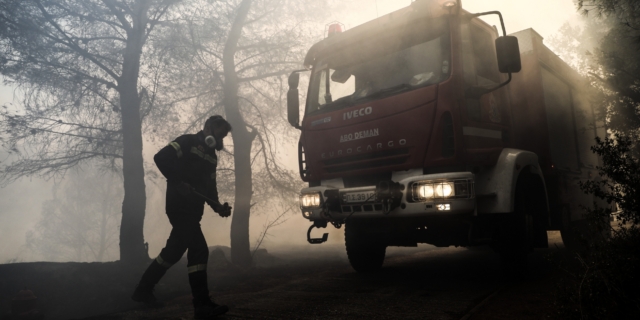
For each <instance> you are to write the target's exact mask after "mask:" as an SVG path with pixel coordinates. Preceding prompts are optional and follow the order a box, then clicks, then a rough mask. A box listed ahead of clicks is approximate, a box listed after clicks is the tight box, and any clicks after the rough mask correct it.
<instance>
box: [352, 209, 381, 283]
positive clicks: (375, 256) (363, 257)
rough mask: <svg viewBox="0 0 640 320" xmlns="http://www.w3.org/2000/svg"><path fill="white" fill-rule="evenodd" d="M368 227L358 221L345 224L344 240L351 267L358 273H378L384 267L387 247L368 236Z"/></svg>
mask: <svg viewBox="0 0 640 320" xmlns="http://www.w3.org/2000/svg"><path fill="white" fill-rule="evenodd" d="M366 227H367V225H366V224H363V223H361V222H357V221H349V222H347V223H346V224H345V228H344V240H345V246H346V248H347V257H348V258H349V263H350V264H351V267H353V269H354V270H356V272H358V273H367V272H373V271H377V270H379V269H380V268H381V267H382V263H383V262H384V255H385V251H386V249H387V246H386V245H384V244H381V243H379V242H376V241H375V239H374V238H373V237H372V236H371V234H367V228H366Z"/></svg>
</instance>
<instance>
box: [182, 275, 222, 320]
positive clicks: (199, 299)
mask: <svg viewBox="0 0 640 320" xmlns="http://www.w3.org/2000/svg"><path fill="white" fill-rule="evenodd" d="M189 284H190V285H191V293H192V294H193V309H194V311H193V313H194V318H195V319H213V318H215V317H217V316H219V315H221V314H224V313H226V312H227V311H229V308H228V307H227V306H225V305H218V304H216V303H214V302H213V301H211V298H209V286H208V284H207V271H206V265H204V267H203V270H200V269H199V268H195V271H193V272H190V273H189Z"/></svg>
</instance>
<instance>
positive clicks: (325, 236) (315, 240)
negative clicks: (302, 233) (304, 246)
mask: <svg viewBox="0 0 640 320" xmlns="http://www.w3.org/2000/svg"><path fill="white" fill-rule="evenodd" d="M325 227H326V224H325ZM313 228H316V225H315V224H312V225H311V226H310V227H309V230H307V241H309V243H311V244H320V243H323V242H326V241H327V239H328V238H329V234H328V233H325V234H323V235H322V238H311V230H313ZM318 228H320V227H318Z"/></svg>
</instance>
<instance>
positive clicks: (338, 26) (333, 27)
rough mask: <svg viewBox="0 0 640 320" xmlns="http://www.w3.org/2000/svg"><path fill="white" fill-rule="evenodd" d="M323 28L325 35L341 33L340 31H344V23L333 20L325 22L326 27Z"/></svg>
mask: <svg viewBox="0 0 640 320" xmlns="http://www.w3.org/2000/svg"><path fill="white" fill-rule="evenodd" d="M325 30H326V34H327V37H331V36H333V35H335V34H338V33H342V31H344V24H342V23H340V22H338V21H334V22H331V23H329V24H327V27H326V28H325Z"/></svg>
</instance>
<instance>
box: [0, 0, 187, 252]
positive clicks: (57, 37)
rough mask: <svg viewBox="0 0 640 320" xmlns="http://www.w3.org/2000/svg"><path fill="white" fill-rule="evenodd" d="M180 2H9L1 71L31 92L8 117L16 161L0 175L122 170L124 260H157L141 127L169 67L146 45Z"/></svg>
mask: <svg viewBox="0 0 640 320" xmlns="http://www.w3.org/2000/svg"><path fill="white" fill-rule="evenodd" d="M176 2H178V0H101V1H99V0H75V1H71V0H70V1H62V0H28V1H25V0H6V1H2V3H0V57H2V58H1V59H0V73H1V74H2V75H3V76H4V77H5V79H8V80H9V81H10V82H11V83H12V84H14V85H17V86H19V87H20V88H21V89H22V90H23V92H24V98H23V100H22V101H21V107H22V110H20V112H15V110H11V109H10V108H7V107H6V106H5V110H4V111H3V112H2V114H1V116H2V118H0V129H1V130H2V132H4V133H5V134H6V135H5V137H4V138H3V145H4V147H5V148H7V149H9V150H11V152H13V153H14V155H16V157H17V160H15V161H13V162H11V163H9V164H5V165H4V166H3V170H2V172H1V174H0V179H1V180H2V181H3V182H4V183H10V182H12V181H14V180H15V179H17V178H19V177H22V176H28V175H35V174H37V175H41V176H44V177H47V178H50V177H56V176H61V175H64V173H65V172H66V171H67V170H68V169H70V168H73V167H75V166H77V165H78V164H81V163H83V162H86V161H89V160H92V159H97V160H101V161H103V165H108V166H111V167H120V166H121V169H122V173H123V185H124V200H123V202H122V223H121V226H120V228H121V229H120V259H121V260H122V261H139V260H142V259H148V254H147V252H146V249H145V245H144V239H143V233H142V227H143V222H144V216H145V206H146V195H145V181H144V164H143V157H142V129H143V120H144V118H145V117H146V116H148V115H149V114H150V113H153V111H154V107H155V106H157V104H156V103H154V102H155V98H156V95H155V93H156V92H155V91H154V88H155V87H156V86H155V84H156V82H155V81H154V80H155V79H156V78H154V77H153V74H154V72H155V74H156V75H157V74H158V72H160V71H161V70H160V69H161V65H157V64H156V65H154V64H153V63H152V62H149V61H147V60H152V58H155V57H150V56H148V55H146V54H145V44H146V43H147V42H148V40H149V39H150V37H151V36H152V35H153V32H154V30H155V29H157V28H159V27H161V23H162V19H163V18H165V16H166V15H167V12H168V10H169V9H170V8H171V7H172V6H173V5H174V4H175V3H176ZM143 59H145V61H147V62H146V63H143V62H144V61H143ZM141 73H143V75H146V77H143V79H146V83H142V82H141V81H140V76H141ZM147 73H148V74H147Z"/></svg>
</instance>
